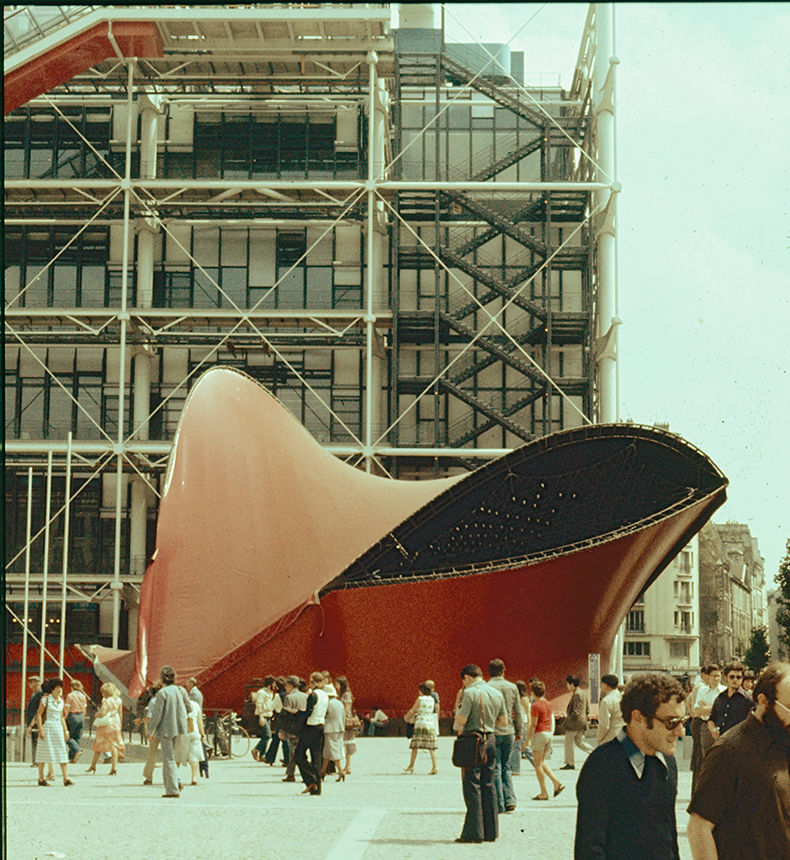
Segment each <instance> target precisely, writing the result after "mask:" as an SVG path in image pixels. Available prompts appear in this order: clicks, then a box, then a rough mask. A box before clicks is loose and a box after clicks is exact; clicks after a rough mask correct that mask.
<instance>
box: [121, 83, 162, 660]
mask: <svg viewBox="0 0 790 860" xmlns="http://www.w3.org/2000/svg"><path fill="white" fill-rule="evenodd" d="M138 112H139V114H140V178H141V179H156V161H157V140H158V131H159V118H160V116H161V115H162V111H161V108H160V103H159V98H158V97H157V96H149V95H145V94H144V95H141V96H140V98H139V99H138ZM136 229H137V301H136V305H137V307H139V308H150V307H152V305H153V297H154V245H155V242H156V240H157V235H158V232H159V231H158V229H157V226H156V222H155V219H154V217H153V213H151V215H150V216H148V217H144V218H139V219H138V220H137V228H136ZM152 363H153V353H152V351H151V349H150V348H149V347H147V346H138V347H137V348H136V349H135V352H134V402H133V406H132V425H133V427H134V437H133V438H134V440H135V441H138V442H145V441H147V440H148V435H149V420H148V417H149V415H150V412H151V366H152ZM130 483H131V501H130V505H131V507H130V510H129V573H131V574H135V575H142V574H143V573H144V572H145V561H146V534H147V528H148V503H149V494H148V489H147V487H146V485H145V480H144V479H143V478H141V477H140V476H139V475H135V476H133V477H132V478H131V481H130ZM128 609H129V618H128V635H129V642H128V647H129V648H134V647H135V645H136V644H137V643H136V637H137V616H138V612H139V608H138V606H137V605H134V606H129V607H128Z"/></svg>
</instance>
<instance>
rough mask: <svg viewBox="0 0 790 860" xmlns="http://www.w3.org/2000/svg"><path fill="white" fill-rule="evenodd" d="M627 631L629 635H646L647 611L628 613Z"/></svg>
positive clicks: (634, 610) (638, 610)
mask: <svg viewBox="0 0 790 860" xmlns="http://www.w3.org/2000/svg"><path fill="white" fill-rule="evenodd" d="M625 629H626V630H627V631H628V632H629V633H644V632H645V610H644V609H632V610H631V611H630V612H629V613H628V618H627V620H626V625H625Z"/></svg>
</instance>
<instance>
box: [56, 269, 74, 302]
mask: <svg viewBox="0 0 790 860" xmlns="http://www.w3.org/2000/svg"><path fill="white" fill-rule="evenodd" d="M52 306H53V307H56V308H73V307H76V306H77V267H76V266H55V267H54V269H53V276H52Z"/></svg>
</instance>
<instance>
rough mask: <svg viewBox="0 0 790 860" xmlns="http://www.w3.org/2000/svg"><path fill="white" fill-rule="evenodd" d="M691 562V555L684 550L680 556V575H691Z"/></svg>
mask: <svg viewBox="0 0 790 860" xmlns="http://www.w3.org/2000/svg"><path fill="white" fill-rule="evenodd" d="M691 562H692V553H691V552H689V551H688V550H684V551H683V552H682V553H681V554H680V572H681V573H691Z"/></svg>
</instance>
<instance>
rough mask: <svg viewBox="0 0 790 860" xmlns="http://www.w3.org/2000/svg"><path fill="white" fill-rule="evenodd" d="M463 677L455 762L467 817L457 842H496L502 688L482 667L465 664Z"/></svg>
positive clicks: (504, 720) (503, 721) (503, 711)
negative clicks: (486, 679)
mask: <svg viewBox="0 0 790 860" xmlns="http://www.w3.org/2000/svg"><path fill="white" fill-rule="evenodd" d="M461 680H462V682H463V685H464V690H463V695H462V697H461V702H460V705H459V707H458V711H457V713H456V715H455V723H454V724H453V729H454V730H455V731H457V732H458V733H459V735H458V737H457V738H456V741H455V746H454V748H453V764H454V765H456V767H460V768H461V785H462V788H463V794H464V804H465V805H466V818H465V819H464V826H463V830H462V831H461V835H460V836H459V837H458V839H456V840H455V841H456V842H494V841H496V838H497V836H498V835H499V822H498V818H497V816H498V805H497V797H496V787H495V783H494V773H495V768H496V748H495V744H496V741H495V737H494V729H495V728H496V726H506V725H507V711H506V708H505V700H504V698H503V696H502V693H500V692H499V690H497V689H495V688H494V687H492V686H489V685H488V684H486V683H485V682H484V681H483V673H482V671H481V669H480V667H479V666H475V665H473V664H471V663H470V664H469V665H467V666H464V668H463V669H462V670H461Z"/></svg>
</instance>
